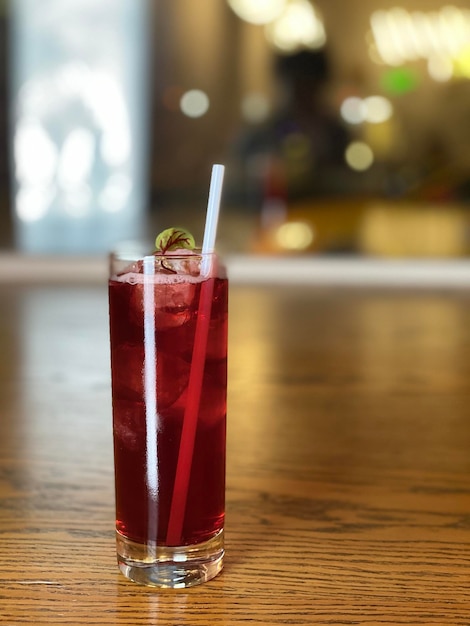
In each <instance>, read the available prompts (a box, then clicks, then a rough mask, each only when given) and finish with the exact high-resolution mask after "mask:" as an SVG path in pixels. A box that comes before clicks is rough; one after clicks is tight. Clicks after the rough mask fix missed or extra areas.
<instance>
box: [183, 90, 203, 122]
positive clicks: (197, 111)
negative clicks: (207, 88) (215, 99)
mask: <svg viewBox="0 0 470 626" xmlns="http://www.w3.org/2000/svg"><path fill="white" fill-rule="evenodd" d="M180 108H181V111H182V112H183V113H184V115H186V116H187V117H194V118H196V117H202V116H203V115H205V114H206V113H207V111H208V110H209V97H208V95H207V94H206V93H205V92H204V91H201V90H200V89H191V90H190V91H187V92H186V93H184V94H183V96H182V98H181V100H180Z"/></svg>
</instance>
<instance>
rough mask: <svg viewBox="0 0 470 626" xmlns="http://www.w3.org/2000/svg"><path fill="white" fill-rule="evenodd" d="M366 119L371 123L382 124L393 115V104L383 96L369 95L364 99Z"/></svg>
mask: <svg viewBox="0 0 470 626" xmlns="http://www.w3.org/2000/svg"><path fill="white" fill-rule="evenodd" d="M363 109H364V119H365V121H366V122H369V124H382V123H383V122H386V121H387V120H389V119H390V118H391V117H392V114H393V106H392V103H391V102H390V100H388V99H387V98H384V97H383V96H369V97H368V98H365V99H364V101H363Z"/></svg>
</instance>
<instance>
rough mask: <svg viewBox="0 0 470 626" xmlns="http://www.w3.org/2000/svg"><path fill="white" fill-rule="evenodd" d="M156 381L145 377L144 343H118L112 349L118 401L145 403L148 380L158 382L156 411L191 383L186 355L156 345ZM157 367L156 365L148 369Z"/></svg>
mask: <svg viewBox="0 0 470 626" xmlns="http://www.w3.org/2000/svg"><path fill="white" fill-rule="evenodd" d="M156 361H157V368H156V381H152V380H149V381H146V380H145V374H146V368H145V350H144V346H143V345H127V344H126V345H123V346H119V347H118V348H117V349H116V350H115V351H114V353H113V398H115V399H116V400H117V401H124V402H128V403H132V402H133V403H136V404H137V403H140V404H141V405H143V404H145V400H146V395H147V394H148V390H147V388H146V384H147V385H148V384H150V385H152V384H153V385H156V389H157V411H158V410H159V409H166V408H168V407H169V406H170V405H171V404H173V402H175V400H176V399H177V398H178V397H179V396H180V395H181V393H182V391H183V389H184V388H185V387H186V385H187V383H188V376H189V364H188V363H186V361H184V360H183V359H180V358H179V357H177V356H173V355H172V354H169V353H166V352H160V351H159V350H158V346H157V348H156ZM152 370H153V371H155V368H154V367H150V368H148V370H147V371H152Z"/></svg>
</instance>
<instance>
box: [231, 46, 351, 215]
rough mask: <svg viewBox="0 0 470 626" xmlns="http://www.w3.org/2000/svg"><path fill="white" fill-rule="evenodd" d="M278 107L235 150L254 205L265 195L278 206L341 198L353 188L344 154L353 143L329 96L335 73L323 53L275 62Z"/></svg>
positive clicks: (249, 200) (306, 52)
mask: <svg viewBox="0 0 470 626" xmlns="http://www.w3.org/2000/svg"><path fill="white" fill-rule="evenodd" d="M274 73H275V77H276V79H277V81H278V84H279V96H280V97H279V105H278V108H277V110H276V111H275V112H274V114H273V115H272V117H271V119H269V120H268V121H267V122H266V123H265V124H263V125H262V126H260V127H257V128H256V129H252V130H250V131H248V132H244V133H243V134H242V136H241V137H240V138H239V140H238V142H237V146H236V152H237V156H238V158H239V159H240V161H241V169H242V178H243V181H244V185H245V189H246V191H247V203H248V205H249V206H250V207H252V208H255V209H261V208H262V205H263V202H264V200H265V199H266V197H271V198H277V199H278V200H279V202H278V204H280V203H282V202H285V203H288V202H291V201H298V200H303V199H305V198H319V197H325V196H337V195H342V194H344V193H346V192H347V191H348V190H349V189H350V186H351V172H350V170H348V168H347V166H346V163H345V160H344V154H345V150H346V147H347V145H348V143H349V141H350V138H349V136H348V133H347V131H346V129H345V128H344V126H343V125H342V124H341V122H340V120H339V118H338V116H337V114H335V112H334V111H332V109H331V107H330V105H329V103H328V101H327V97H326V86H327V84H328V82H329V80H330V70H329V64H328V59H327V55H326V52H325V51H324V50H319V51H310V50H301V51H299V52H296V53H294V54H291V55H279V56H277V57H275V60H274Z"/></svg>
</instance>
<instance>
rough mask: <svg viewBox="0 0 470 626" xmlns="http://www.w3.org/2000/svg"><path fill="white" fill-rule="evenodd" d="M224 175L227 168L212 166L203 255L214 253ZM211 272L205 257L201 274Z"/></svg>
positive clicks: (217, 165) (204, 274) (208, 261)
mask: <svg viewBox="0 0 470 626" xmlns="http://www.w3.org/2000/svg"><path fill="white" fill-rule="evenodd" d="M224 173H225V167H224V166H223V165H219V164H216V165H213V166H212V176H211V184H210V188H209V200H208V202H207V213H206V225H205V228H204V239H203V240H202V254H203V255H206V254H210V253H211V252H214V248H215V238H216V235H217V224H218V221H219V212H220V200H221V197H222V186H223V183H224ZM209 270H210V259H209V258H208V257H206V256H203V258H202V268H201V274H202V275H203V276H207V275H208V273H209Z"/></svg>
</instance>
